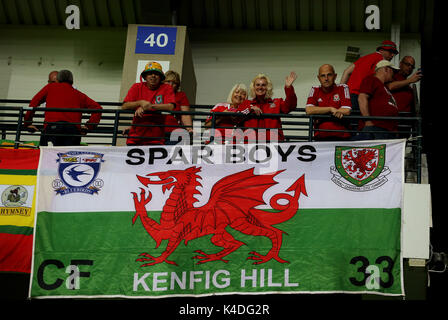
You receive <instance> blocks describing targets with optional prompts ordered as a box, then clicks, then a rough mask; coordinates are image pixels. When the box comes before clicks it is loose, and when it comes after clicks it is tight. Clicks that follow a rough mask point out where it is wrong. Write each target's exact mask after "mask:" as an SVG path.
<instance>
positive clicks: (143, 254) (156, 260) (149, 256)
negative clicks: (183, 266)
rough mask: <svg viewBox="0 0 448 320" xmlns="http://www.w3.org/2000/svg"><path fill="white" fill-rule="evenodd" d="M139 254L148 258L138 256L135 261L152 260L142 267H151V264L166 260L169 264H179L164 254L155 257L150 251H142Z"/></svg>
mask: <svg viewBox="0 0 448 320" xmlns="http://www.w3.org/2000/svg"><path fill="white" fill-rule="evenodd" d="M138 256H139V257H142V256H143V257H146V258H138V259H136V260H135V261H140V262H144V261H151V262H148V263H144V264H142V265H141V266H140V267H149V266H153V265H156V264H158V263H162V262H166V263H168V264H172V265H175V266H177V263H176V262H174V261H171V260H167V259H165V258H163V257H162V256H159V257H153V256H152V255H150V254H149V253H146V252H143V253H140V254H139V255H138Z"/></svg>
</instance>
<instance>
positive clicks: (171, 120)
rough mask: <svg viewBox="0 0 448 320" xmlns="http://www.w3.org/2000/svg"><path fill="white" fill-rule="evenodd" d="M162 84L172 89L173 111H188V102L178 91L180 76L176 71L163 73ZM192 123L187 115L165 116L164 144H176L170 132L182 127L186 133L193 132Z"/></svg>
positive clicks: (183, 93)
mask: <svg viewBox="0 0 448 320" xmlns="http://www.w3.org/2000/svg"><path fill="white" fill-rule="evenodd" d="M163 83H166V84H169V85H171V86H172V87H173V91H174V96H175V99H176V106H175V107H174V109H173V111H190V102H189V101H188V98H187V95H186V94H185V92H183V91H181V90H180V75H179V73H177V72H176V71H173V70H168V71H167V72H165V80H164V81H163ZM192 125H193V121H192V119H191V115H189V114H182V115H180V114H176V115H172V114H167V115H165V144H176V143H178V142H177V141H171V140H170V137H171V132H173V131H174V130H176V129H178V128H180V126H183V128H185V130H187V131H188V132H193V128H192Z"/></svg>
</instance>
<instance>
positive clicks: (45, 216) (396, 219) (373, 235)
mask: <svg viewBox="0 0 448 320" xmlns="http://www.w3.org/2000/svg"><path fill="white" fill-rule="evenodd" d="M400 212H401V211H400V209H399V208H397V209H300V210H299V212H298V214H296V216H295V217H294V218H293V219H291V220H290V221H286V222H284V223H282V224H279V225H275V226H274V227H276V228H277V229H280V230H282V231H284V232H286V233H287V234H286V235H285V236H284V237H283V239H284V241H285V244H289V243H291V245H292V246H303V245H306V246H316V247H318V246H321V245H322V244H328V245H336V244H337V245H340V244H341V243H344V244H347V245H350V246H351V247H356V246H358V245H363V244H366V243H367V244H369V245H370V244H371V243H375V245H376V246H378V245H380V244H381V243H383V242H386V243H387V245H390V241H391V239H399V237H392V238H388V237H387V236H385V235H393V234H399V233H400V230H401V217H400ZM134 214H135V212H82V213H79V212H64V213H60V212H39V213H38V220H37V227H38V228H42V229H46V230H43V231H45V232H41V233H40V234H41V236H44V235H48V236H50V238H49V239H48V240H51V241H50V242H49V243H47V242H46V239H42V240H43V241H42V242H41V243H39V244H40V246H41V249H42V250H44V251H45V250H47V248H55V249H56V248H58V247H60V248H61V250H66V249H67V248H74V249H75V248H79V247H81V248H88V247H90V249H92V250H100V251H101V250H106V251H107V250H110V249H112V248H121V247H123V245H126V244H136V243H138V242H140V243H144V244H145V245H148V241H153V240H152V238H151V237H150V236H149V235H148V234H147V232H146V230H145V229H144V227H143V225H142V223H141V221H140V219H137V220H136V222H135V224H134V225H132V218H133V217H134ZM267 214H268V213H267ZM149 216H150V217H152V218H153V219H154V220H155V221H160V212H150V213H149ZM227 229H229V230H228V231H229V232H230V233H233V232H236V233H237V235H235V236H234V237H235V238H236V239H240V238H241V237H243V238H247V239H248V240H252V239H253V238H258V239H260V238H261V239H262V238H265V237H254V236H249V235H245V234H242V233H240V232H238V231H234V230H232V228H231V227H227ZM227 229H226V230H227ZM38 230H39V229H38ZM111 230H114V231H113V232H112V231H111ZM67 234H76V235H77V236H76V237H67ZM55 240H56V241H55ZM198 240H199V239H198ZM268 242H269V241H268ZM384 245H386V244H384ZM399 245H400V244H399V243H396V244H394V246H396V247H397V248H399ZM267 246H269V244H267ZM63 248H64V249H63Z"/></svg>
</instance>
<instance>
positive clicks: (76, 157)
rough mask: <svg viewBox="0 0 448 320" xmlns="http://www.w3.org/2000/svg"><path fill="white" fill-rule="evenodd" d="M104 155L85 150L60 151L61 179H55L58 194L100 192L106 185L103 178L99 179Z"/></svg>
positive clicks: (59, 173) (59, 169) (54, 184)
mask: <svg viewBox="0 0 448 320" xmlns="http://www.w3.org/2000/svg"><path fill="white" fill-rule="evenodd" d="M103 155H104V154H102V153H96V152H85V151H70V152H65V153H58V160H57V162H59V168H58V175H59V179H55V180H54V181H53V188H54V189H55V191H56V194H60V195H65V194H69V193H74V192H81V193H87V194H94V193H98V191H99V190H100V189H101V187H103V185H104V183H103V180H101V179H97V176H98V173H99V171H100V168H101V163H102V162H104V160H103Z"/></svg>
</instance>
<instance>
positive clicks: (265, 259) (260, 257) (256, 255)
mask: <svg viewBox="0 0 448 320" xmlns="http://www.w3.org/2000/svg"><path fill="white" fill-rule="evenodd" d="M249 254H251V255H252V256H249V257H247V258H246V260H258V261H255V262H253V263H252V264H262V263H265V262H268V261H269V260H271V259H275V260H277V261H278V262H280V263H289V261H287V260H284V259H282V258H280V257H279V256H274V255H272V254H267V255H265V256H264V255H262V254H259V253H258V252H255V251H251V252H249Z"/></svg>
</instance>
